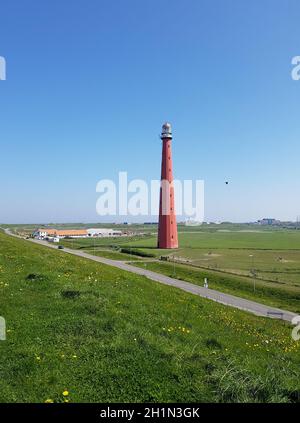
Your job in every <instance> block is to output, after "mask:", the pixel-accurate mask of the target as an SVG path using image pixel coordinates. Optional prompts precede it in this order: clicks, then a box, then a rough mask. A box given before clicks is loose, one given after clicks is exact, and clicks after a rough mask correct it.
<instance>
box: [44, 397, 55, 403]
mask: <svg viewBox="0 0 300 423" xmlns="http://www.w3.org/2000/svg"><path fill="white" fill-rule="evenodd" d="M53 402H54V401H53V399H51V398H47V399H46V400H45V403H46V404H52V403H53Z"/></svg>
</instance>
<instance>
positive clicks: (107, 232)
mask: <svg viewBox="0 0 300 423" xmlns="http://www.w3.org/2000/svg"><path fill="white" fill-rule="evenodd" d="M121 235H122V231H116V230H113V229H107V228H91V229H54V228H49V229H48V228H42V229H37V230H35V231H34V232H33V234H32V236H33V237H34V238H38V239H45V238H49V237H54V238H87V237H111V236H121Z"/></svg>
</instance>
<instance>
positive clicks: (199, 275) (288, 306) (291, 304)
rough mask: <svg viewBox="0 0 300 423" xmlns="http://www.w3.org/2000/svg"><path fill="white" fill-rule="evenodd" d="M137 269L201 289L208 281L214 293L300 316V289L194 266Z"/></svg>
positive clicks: (157, 265) (161, 265) (160, 264)
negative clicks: (152, 272)
mask: <svg viewBox="0 0 300 423" xmlns="http://www.w3.org/2000/svg"><path fill="white" fill-rule="evenodd" d="M134 265H135V266H138V267H143V268H147V269H148V270H153V271H154V272H158V273H162V274H165V275H167V276H170V277H175V278H177V279H181V280H184V281H187V282H191V283H193V284H195V285H200V286H203V283H204V278H207V279H208V282H209V288H211V289H216V290H218V291H221V292H226V293H228V294H232V295H236V296H238V297H242V298H248V299H250V300H254V301H256V302H259V303H263V304H266V305H269V306H273V307H278V308H282V309H285V310H289V311H294V312H296V313H300V289H299V287H297V288H296V287H293V286H289V285H287V286H286V285H281V284H275V283H266V282H265V281H262V280H258V279H255V280H254V279H253V278H252V279H251V278H248V277H243V276H235V275H229V274H225V273H223V272H219V271H213V270H203V269H198V268H194V267H191V266H190V265H185V264H177V263H171V262H168V263H165V262H160V261H157V262H149V261H148V262H143V261H142V260H141V261H139V262H135V263H134ZM254 287H255V289H254Z"/></svg>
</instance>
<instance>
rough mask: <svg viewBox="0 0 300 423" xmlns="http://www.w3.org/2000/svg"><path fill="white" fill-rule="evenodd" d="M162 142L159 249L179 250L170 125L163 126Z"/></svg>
mask: <svg viewBox="0 0 300 423" xmlns="http://www.w3.org/2000/svg"><path fill="white" fill-rule="evenodd" d="M161 140H162V161H161V186H160V199H159V221H158V238H157V248H178V235H177V223H176V214H175V197H174V186H173V165H172V149H171V141H172V130H171V125H170V123H165V124H164V125H163V127H162V133H161Z"/></svg>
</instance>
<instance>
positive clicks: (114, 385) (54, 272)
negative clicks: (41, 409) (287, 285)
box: [0, 233, 300, 402]
mask: <svg viewBox="0 0 300 423" xmlns="http://www.w3.org/2000/svg"><path fill="white" fill-rule="evenodd" d="M0 315H1V316H3V317H4V318H5V319H6V324H7V340H6V341H0V354H1V361H0V401H1V402H106V401H108V402H129V401H132V402H146V401H149V402H157V401H162V402H168V401H175V402H176V401H181V402H193V401H199V402H208V401H209V402H250V401H251V402H253V401H254V402H278V401H279V402H297V401H299V400H300V395H299V393H300V382H299V380H300V379H299V365H300V354H299V346H300V344H299V341H298V342H296V341H294V340H293V339H292V337H291V330H292V327H291V326H289V325H288V324H286V323H284V322H282V321H278V320H271V319H264V318H259V317H256V316H253V315H251V314H248V313H246V312H242V311H239V310H235V309H233V308H229V307H225V306H223V305H221V304H217V303H214V302H211V301H208V300H205V299H202V298H200V297H197V296H193V295H191V294H188V293H185V292H183V291H181V290H178V289H175V288H171V287H168V286H164V285H161V284H158V283H155V282H153V281H150V280H148V279H147V278H144V277H142V276H138V275H134V274H131V273H127V272H124V271H121V270H118V269H115V268H112V267H108V266H105V265H101V264H99V263H94V262H91V261H89V260H85V259H82V258H79V257H74V256H71V255H68V254H67V253H65V252H63V251H59V250H57V251H56V250H51V249H47V248H45V247H42V246H39V245H36V244H32V243H30V241H25V240H19V239H14V238H12V237H9V236H7V235H4V234H1V233H0Z"/></svg>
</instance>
